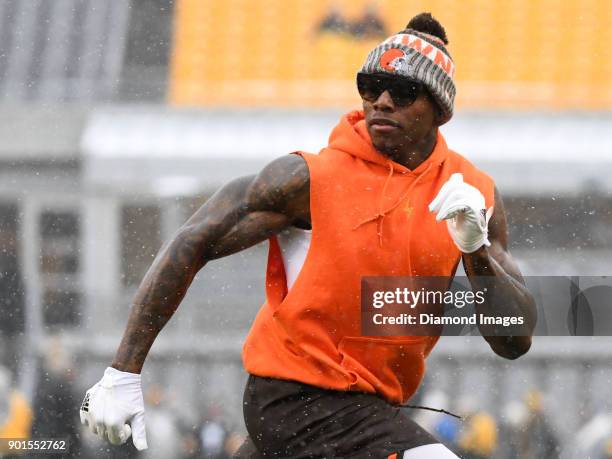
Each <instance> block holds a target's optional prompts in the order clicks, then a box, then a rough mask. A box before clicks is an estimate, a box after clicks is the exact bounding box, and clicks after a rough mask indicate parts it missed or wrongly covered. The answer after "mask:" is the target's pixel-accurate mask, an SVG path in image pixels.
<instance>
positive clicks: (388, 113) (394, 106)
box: [362, 89, 438, 159]
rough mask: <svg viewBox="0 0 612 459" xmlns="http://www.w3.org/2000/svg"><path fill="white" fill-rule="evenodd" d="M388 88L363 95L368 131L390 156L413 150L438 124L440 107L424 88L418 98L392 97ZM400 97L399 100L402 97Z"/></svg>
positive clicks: (379, 147) (380, 147) (378, 148)
mask: <svg viewBox="0 0 612 459" xmlns="http://www.w3.org/2000/svg"><path fill="white" fill-rule="evenodd" d="M392 92H393V91H389V90H384V91H383V92H382V93H380V95H378V97H376V95H377V94H376V91H375V92H374V93H373V96H372V94H370V95H369V97H367V98H364V97H363V94H362V99H363V110H364V112H365V120H366V123H367V128H368V132H369V134H370V137H371V138H372V143H373V144H374V147H375V148H376V149H377V150H378V151H380V152H381V153H383V154H384V155H386V156H388V157H390V158H392V159H393V158H396V157H398V156H399V155H400V154H401V153H404V152H407V153H410V152H411V151H412V150H413V149H414V147H415V146H416V145H417V144H418V143H419V142H421V141H422V140H423V139H425V137H426V136H427V135H428V134H430V133H431V131H432V129H435V128H436V127H437V126H438V122H437V107H436V105H435V104H434V102H433V101H432V100H431V98H430V97H429V95H428V94H427V92H426V91H425V90H423V89H421V90H418V91H417V92H416V98H413V100H414V101H412V99H411V98H407V99H406V98H404V99H405V100H401V99H402V98H401V97H400V98H398V97H395V100H394V97H392ZM398 99H399V100H398Z"/></svg>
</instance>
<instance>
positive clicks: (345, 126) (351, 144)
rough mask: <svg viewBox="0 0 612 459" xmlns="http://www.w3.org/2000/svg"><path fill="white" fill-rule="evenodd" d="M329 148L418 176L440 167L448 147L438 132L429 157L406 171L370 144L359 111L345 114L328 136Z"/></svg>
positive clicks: (404, 167)
mask: <svg viewBox="0 0 612 459" xmlns="http://www.w3.org/2000/svg"><path fill="white" fill-rule="evenodd" d="M329 148H332V149H334V150H340V151H343V152H345V153H348V154H350V155H352V156H355V157H357V158H360V159H362V160H364V161H368V162H370V163H374V164H378V165H380V166H382V167H384V168H385V169H388V170H391V171H393V172H399V173H402V174H405V173H411V174H416V175H420V174H421V173H422V172H424V171H425V170H427V169H431V168H433V167H435V166H438V167H439V166H440V165H442V163H443V162H444V160H445V159H446V157H447V154H448V147H447V146H446V142H445V141H444V137H442V134H440V132H438V138H437V140H436V146H435V147H434V150H433V152H432V153H431V155H429V156H428V157H427V159H426V160H425V161H423V162H422V163H421V164H419V165H418V166H417V167H416V168H415V169H414V170H410V169H408V168H407V167H406V166H403V165H401V164H399V163H396V162H395V161H393V160H391V159H389V158H387V157H386V156H384V155H383V154H382V153H380V152H379V151H378V150H376V148H375V147H374V145H373V144H372V139H371V138H370V134H369V133H368V128H367V126H366V122H365V115H364V113H363V111H361V110H355V111H352V112H349V113H347V114H346V115H344V116H343V117H342V118H341V119H340V122H339V123H338V125H337V126H336V127H335V128H334V129H333V130H332V132H331V134H330V136H329Z"/></svg>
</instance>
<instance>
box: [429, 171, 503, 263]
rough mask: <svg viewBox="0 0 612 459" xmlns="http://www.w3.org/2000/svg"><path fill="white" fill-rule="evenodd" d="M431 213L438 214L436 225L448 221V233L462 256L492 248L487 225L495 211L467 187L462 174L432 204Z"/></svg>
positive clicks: (444, 188) (475, 191) (472, 188)
mask: <svg viewBox="0 0 612 459" xmlns="http://www.w3.org/2000/svg"><path fill="white" fill-rule="evenodd" d="M429 211H430V212H435V213H436V220H437V221H442V220H446V226H447V228H448V232H449V233H450V235H451V237H452V238H453V241H454V242H455V245H456V246H457V247H458V248H459V250H461V251H462V252H463V253H472V252H475V251H476V250H478V249H479V248H480V247H482V246H483V245H484V246H487V247H488V246H490V245H491V243H490V242H489V239H488V236H489V230H488V225H489V220H490V219H491V215H493V207H491V208H489V210H486V205H485V198H484V196H483V195H482V193H481V192H480V191H479V190H478V189H477V188H475V187H473V186H472V185H469V184H467V183H465V182H464V181H463V175H462V174H459V173H456V174H453V175H451V177H450V179H448V182H446V183H445V184H444V185H443V186H442V188H440V191H439V192H438V195H437V196H436V197H435V198H434V200H433V201H431V203H430V204H429Z"/></svg>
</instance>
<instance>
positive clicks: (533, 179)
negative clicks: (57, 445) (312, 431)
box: [0, 0, 612, 458]
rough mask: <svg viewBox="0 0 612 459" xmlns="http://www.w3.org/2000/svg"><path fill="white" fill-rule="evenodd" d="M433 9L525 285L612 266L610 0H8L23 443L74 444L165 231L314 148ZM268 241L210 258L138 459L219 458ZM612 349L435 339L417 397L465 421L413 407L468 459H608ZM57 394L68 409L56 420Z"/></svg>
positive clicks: (0, 61) (149, 370)
mask: <svg viewBox="0 0 612 459" xmlns="http://www.w3.org/2000/svg"><path fill="white" fill-rule="evenodd" d="M421 11H431V12H432V13H433V14H434V16H436V17H437V18H438V19H439V20H440V21H441V23H442V24H443V25H444V26H445V27H446V30H447V33H448V36H449V38H450V47H449V50H450V51H451V53H452V55H453V57H454V59H455V62H456V65H457V80H458V100H457V114H456V116H455V118H454V119H453V120H452V121H451V122H450V123H449V124H448V125H445V126H444V127H443V128H442V131H443V132H444V133H445V135H446V137H447V139H448V142H449V145H450V146H451V148H454V149H455V150H457V151H459V152H461V153H463V154H464V155H466V156H467V157H468V158H470V159H471V160H472V161H474V162H475V163H476V164H477V165H479V166H480V167H482V168H483V169H485V170H486V171H487V172H489V173H490V174H491V175H492V176H493V177H494V178H495V179H496V181H497V184H498V188H499V190H500V191H501V193H502V195H503V196H504V198H505V202H506V207H507V212H508V216H509V220H510V222H509V223H510V228H511V241H512V245H511V248H512V252H513V254H514V255H515V256H516V257H517V258H518V259H519V260H520V263H521V267H522V269H523V272H524V273H525V274H530V275H543V274H546V275H609V274H612V197H611V194H610V193H611V191H612V180H610V177H611V176H612V128H611V126H612V112H611V109H612V85H611V84H610V81H612V47H610V43H611V42H612V27H611V26H612V4H611V3H610V1H608V0H565V1H563V2H557V1H554V0H513V1H512V2H508V1H503V0H497V1H493V0H462V1H454V0H430V1H408V0H402V1H400V0H378V1H366V0H333V1H332V0H175V1H171V0H53V1H51V0H0V249H1V250H0V300H2V303H0V333H1V335H2V338H1V340H0V344H1V345H2V348H1V349H0V354H2V357H1V358H2V361H3V362H4V365H5V366H6V367H7V368H9V369H10V370H11V371H12V374H13V376H14V384H13V387H14V388H16V389H19V390H20V391H21V392H22V393H23V394H24V395H25V398H26V399H27V400H28V402H29V405H30V406H31V407H32V410H33V415H34V416H33V417H34V425H35V427H36V428H37V429H38V430H36V429H35V430H34V431H33V433H32V436H33V438H37V436H41V435H43V433H44V434H45V435H47V436H50V435H52V434H53V435H55V434H57V433H61V432H64V431H66V430H65V428H66V424H74V426H73V427H72V428H73V429H74V431H78V429H79V427H78V426H77V425H76V423H77V417H76V416H77V408H78V403H79V402H80V400H79V399H80V396H81V394H82V393H83V392H84V390H85V389H87V388H88V387H89V386H91V385H92V384H93V383H94V382H96V381H97V380H98V379H99V378H100V376H101V373H102V371H103V369H104V367H105V366H107V365H108V363H109V362H110V360H111V359H112V356H113V353H114V351H115V349H116V347H117V345H118V343H119V339H120V335H121V333H122V331H123V327H124V324H125V322H126V319H127V314H128V309H129V305H130V299H131V297H132V295H133V293H134V291H135V289H136V287H137V285H138V283H139V281H140V279H141V278H142V276H143V275H144V272H145V270H146V269H147V267H148V266H149V265H150V263H151V262H152V259H153V257H154V255H155V253H156V251H157V250H158V249H159V247H160V246H161V244H162V242H163V241H164V240H166V239H168V238H169V237H170V236H171V235H172V233H173V232H174V231H175V230H176V229H177V228H178V227H179V226H180V225H181V223H182V222H183V221H184V220H185V219H186V218H187V217H188V216H189V215H190V214H191V213H192V212H193V211H194V210H195V209H196V208H197V207H198V206H199V205H200V204H201V203H203V202H204V201H205V200H206V198H207V197H208V196H210V195H211V193H212V192H213V191H214V190H215V189H216V188H217V187H218V186H220V185H221V184H222V183H224V182H225V181H227V180H228V179H230V178H232V177H235V176H238V175H242V174H247V173H252V172H254V171H257V170H258V169H259V168H260V167H262V166H263V165H264V164H265V163H266V162H268V161H269V160H271V159H272V158H274V157H277V156H280V155H283V154H286V153H288V152H291V151H294V150H297V149H300V150H305V151H312V152H315V151H318V150H319V149H320V148H321V147H322V146H323V145H325V143H326V139H327V135H328V133H329V131H330V129H331V128H332V127H333V126H334V124H335V122H336V121H337V119H338V118H339V116H340V115H341V114H342V113H343V112H344V111H347V110H349V109H354V108H358V107H359V106H360V101H359V98H358V95H357V92H356V90H355V84H354V76H355V73H356V71H357V69H358V67H359V65H360V64H361V62H362V60H363V59H364V57H365V55H366V53H367V52H368V51H369V50H370V48H371V47H373V45H374V44H376V43H377V42H378V41H380V39H381V38H382V37H385V36H386V35H388V34H390V33H391V32H395V31H398V30H400V29H402V28H403V27H404V26H405V24H406V23H407V22H408V20H409V19H410V18H411V17H412V16H414V15H415V14H417V13H419V12H421ZM266 248H267V244H260V245H259V246H257V247H255V248H253V249H250V250H248V251H246V252H244V253H242V254H239V255H235V256H233V257H231V258H229V259H226V260H221V261H217V262H214V263H211V264H210V265H209V266H207V267H205V268H204V269H203V270H202V272H201V273H200V274H199V275H198V277H197V279H196V281H195V282H194V285H193V287H192V289H191V291H190V292H189V294H188V297H187V298H186V300H185V301H184V303H183V305H182V306H181V308H180V310H179V312H178V314H177V315H176V316H175V317H174V318H173V319H172V321H171V323H170V324H169V326H168V327H167V328H166V329H165V330H164V332H163V333H162V335H161V336H160V338H159V340H158V341H157V343H156V344H155V346H154V348H153V351H152V354H151V355H150V358H149V360H148V362H147V365H146V366H145V371H144V383H145V387H149V388H151V390H150V391H149V394H148V395H147V397H148V398H147V399H148V401H149V402H150V403H149V407H150V409H149V408H148V409H149V412H150V418H149V422H150V426H149V428H150V431H149V437H150V444H151V445H152V446H153V448H152V449H151V450H150V452H149V453H148V454H149V455H148V456H147V457H223V456H222V453H218V456H215V454H217V453H215V451H216V450H215V448H216V446H215V445H219V444H221V443H222V442H223V441H225V440H224V439H223V438H224V436H225V437H229V436H230V435H229V434H228V433H230V432H233V433H234V434H235V435H234V436H232V437H231V438H230V440H229V441H228V442H227V443H232V441H233V442H235V441H236V438H238V437H239V435H241V434H242V433H244V426H243V423H242V419H241V410H242V408H241V400H242V390H243V383H244V381H245V378H246V376H245V373H244V371H243V370H242V367H241V361H240V347H241V343H242V340H243V338H244V336H245V334H246V331H247V329H248V327H249V325H250V323H251V321H252V319H253V318H254V315H255V313H256V311H257V309H258V307H259V305H260V304H261V302H262V299H263V277H264V268H265V255H266ZM611 360H612V341H611V340H610V339H609V338H606V337H599V338H576V337H572V338H555V337H550V338H537V339H535V342H534V345H533V347H532V350H531V351H530V353H529V354H528V355H527V356H526V357H523V358H521V359H520V360H518V361H515V362H509V361H504V360H502V359H500V358H497V357H495V356H494V355H493V353H492V352H491V351H490V350H489V349H488V347H487V346H486V344H484V342H482V340H481V339H476V338H458V337H454V338H451V337H446V338H443V339H442V340H441V343H440V344H439V346H438V348H437V349H436V350H435V351H434V352H433V354H432V356H431V357H430V359H429V370H428V376H427V379H426V381H425V384H424V385H423V388H422V390H421V391H420V392H419V394H418V395H417V398H418V399H419V400H421V401H422V402H423V403H425V404H426V403H430V405H431V406H436V407H439V408H446V409H450V410H451V411H453V410H454V411H458V412H460V413H462V414H470V413H471V416H470V417H469V418H468V420H467V421H465V422H463V423H459V424H455V423H453V422H451V421H450V420H449V419H450V418H447V417H445V416H444V415H441V414H440V415H438V414H436V415H431V416H430V415H424V414H423V413H420V412H419V413H415V415H416V416H418V417H419V418H420V422H422V423H423V424H425V425H426V426H427V427H428V428H430V429H432V430H435V431H436V432H438V434H439V435H440V436H441V437H442V438H444V439H445V441H448V442H449V443H453V444H459V447H460V448H462V450H463V451H464V453H465V455H466V457H480V458H484V457H489V458H549V457H550V458H552V457H559V456H560V455H562V456H563V457H568V458H570V457H571V458H585V457H592V458H603V457H612V400H611V398H610V388H611V387H612V386H611V384H612V366H611V364H610V363H611ZM53 378H56V379H53ZM0 379H1V378H0ZM49 381H60V382H59V383H50V382H49ZM1 387H2V385H1V384H0V394H1V393H2V390H1ZM58 387H62V388H64V389H66V391H67V392H66V393H64V394H63V395H62V394H60V393H59V392H58V391H59V389H58ZM68 388H69V390H68ZM71 394H72V395H71ZM71 396H72V397H74V403H73V404H72V405H71V404H70V403H67V400H70V398H69V397H71ZM53 400H56V401H57V400H59V402H58V405H59V408H57V407H56V409H57V410H60V411H58V413H59V412H61V409H62V408H61V407H62V406H64V407H66V406H68V413H69V414H67V415H66V416H72V417H73V419H70V421H67V420H66V421H63V422H59V423H57V422H56V424H57V426H56V427H54V428H56V429H60V430H53V428H50V429H47V430H44V428H43V427H44V426H43V427H41V425H42V424H45V425H47V426H51V425H53V426H55V425H56V424H54V422H55V421H57V418H55V419H54V418H53V417H48V418H45V415H44V413H43V412H42V411H41V410H42V409H43V408H42V407H44V406H45V403H48V404H49V403H51V404H52V402H53ZM0 408H1V406H0ZM1 413H2V410H1V409H0V414H1ZM148 414H149V413H148ZM47 416H48V415H47ZM0 419H1V417H0ZM37 419H38V421H37ZM41 419H42V420H41ZM60 419H65V418H60ZM1 424H2V423H1V422H0V426H1ZM62 425H64V427H63V428H64V430H61V429H62ZM211 426H212V427H211ZM579 432H580V433H579ZM164 435H165V436H164ZM56 436H59V435H56ZM160 439H165V440H164V441H162V440H160ZM77 443H79V442H77ZM80 443H82V454H83V455H84V456H83V457H88V456H87V455H88V454H94V453H95V457H103V456H104V455H107V456H108V457H120V456H119V452H118V451H117V450H112V451H111V450H108V449H105V448H103V447H101V446H100V445H99V444H97V443H96V442H95V440H94V439H93V438H91V437H90V436H82V437H81V440H80ZM162 443H163V444H162ZM164 444H165V445H166V449H164ZM168 445H172V447H171V449H170V450H169V451H171V452H170V453H168V452H167V451H168V449H167V448H168ZM155 448H157V449H155ZM228 448H231V446H228ZM589 448H590V450H589V451H588V452H585V451H587V449H589ZM121 454H125V455H126V457H127V456H130V455H134V453H133V451H130V450H129V448H124V449H123V450H122V453H121ZM0 455H1V452H0ZM198 455H199V456H198ZM92 457H94V456H92Z"/></svg>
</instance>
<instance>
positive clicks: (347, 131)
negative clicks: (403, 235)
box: [323, 110, 448, 245]
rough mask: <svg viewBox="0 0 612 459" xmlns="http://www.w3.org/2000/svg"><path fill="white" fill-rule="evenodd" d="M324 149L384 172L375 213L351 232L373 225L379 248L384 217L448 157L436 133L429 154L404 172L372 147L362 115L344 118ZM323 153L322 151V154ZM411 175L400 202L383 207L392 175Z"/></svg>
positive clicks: (399, 165)
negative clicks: (375, 166) (341, 153)
mask: <svg viewBox="0 0 612 459" xmlns="http://www.w3.org/2000/svg"><path fill="white" fill-rule="evenodd" d="M328 148H330V149H333V150H338V151H342V152H344V153H347V154H349V155H352V156H355V157H357V158H359V159H362V160H363V161H367V162H369V163H372V164H376V165H378V166H380V167H382V168H384V169H385V170H386V171H387V178H386V180H385V182H384V184H383V186H382V188H381V190H380V195H379V204H378V209H377V210H376V212H374V213H373V214H372V215H371V216H370V217H368V218H366V219H365V220H363V221H361V222H359V223H358V224H357V226H355V228H354V229H357V228H359V227H360V226H362V225H365V224H367V223H370V222H376V224H377V233H378V238H379V244H380V245H383V222H384V219H385V216H386V215H387V214H388V213H389V212H391V211H392V210H393V209H395V208H396V207H397V206H399V205H400V204H401V203H402V202H403V200H404V199H405V198H406V197H407V196H408V195H410V193H411V192H412V190H413V189H414V187H415V186H416V185H417V183H419V182H422V181H423V179H424V178H425V176H426V175H427V174H429V173H430V172H431V171H433V170H436V169H438V168H439V167H440V166H441V165H442V163H443V162H444V160H445V159H446V157H447V156H448V147H447V146H446V142H445V141H444V138H443V137H442V134H440V132H439V131H438V138H437V140H436V145H435V147H434V150H433V151H432V153H431V154H430V155H429V156H428V157H427V159H426V160H425V161H423V162H422V163H421V164H419V165H418V166H417V167H416V168H415V169H414V170H410V169H408V168H407V167H406V166H403V165H401V164H399V163H396V162H395V161H393V160H391V159H389V158H387V157H386V156H384V155H383V154H382V153H380V152H379V151H378V150H376V148H375V147H374V145H373V144H372V139H371V138H370V134H369V133H368V129H367V126H366V122H365V115H364V113H363V111H359V110H356V111H353V112H350V113H347V114H346V115H344V116H343V117H342V118H341V119H340V122H339V123H338V125H337V126H336V127H335V128H334V129H333V131H332V133H331V135H330V137H329V146H328ZM323 152H325V150H323ZM396 173H399V174H403V175H404V174H410V175H414V180H412V182H411V183H410V185H409V186H408V187H407V188H406V190H405V191H404V192H403V193H402V195H401V196H400V198H399V199H398V200H396V201H395V203H393V204H392V205H390V206H386V205H385V202H386V193H387V188H388V185H389V182H390V181H391V179H392V177H393V174H396Z"/></svg>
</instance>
